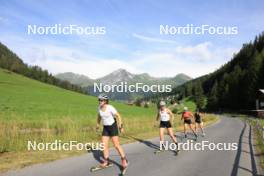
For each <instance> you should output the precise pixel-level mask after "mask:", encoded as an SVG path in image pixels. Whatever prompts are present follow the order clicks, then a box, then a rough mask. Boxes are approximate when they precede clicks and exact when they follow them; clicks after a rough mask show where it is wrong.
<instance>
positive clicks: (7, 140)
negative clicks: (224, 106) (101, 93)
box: [0, 114, 218, 172]
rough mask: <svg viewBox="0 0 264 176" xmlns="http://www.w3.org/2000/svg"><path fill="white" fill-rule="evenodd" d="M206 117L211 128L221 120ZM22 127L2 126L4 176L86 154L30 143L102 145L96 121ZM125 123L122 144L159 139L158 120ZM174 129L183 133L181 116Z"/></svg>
mask: <svg viewBox="0 0 264 176" xmlns="http://www.w3.org/2000/svg"><path fill="white" fill-rule="evenodd" d="M204 116H205V117H204V124H205V125H209V124H211V123H214V122H216V121H217V120H218V118H217V117H216V116H215V115H211V114H206V115H204ZM21 123H23V121H21V122H19V121H10V122H9V123H2V122H1V127H0V134H1V141H0V142H1V147H2V149H1V150H2V153H1V154H0V171H1V172H4V171H7V170H9V169H17V168H22V167H25V166H28V165H31V164H35V163H43V162H48V161H53V160H56V159H62V158H65V157H69V156H74V155H80V154H84V153H86V151H85V150H83V151H77V150H76V149H74V150H71V151H63V150H61V151H52V150H48V151H45V150H41V151H38V150H37V151H33V150H27V141H36V142H37V143H38V142H43V143H46V142H54V141H55V140H61V141H62V143H63V142H69V141H77V142H78V143H79V142H80V143H91V142H99V141H100V135H97V134H96V132H95V129H94V126H93V125H91V124H95V123H94V122H92V121H91V124H90V125H87V126H86V127H84V126H82V123H80V122H79V123H77V122H75V121H73V120H70V119H67V118H66V119H62V120H61V121H57V122H52V125H48V123H49V121H47V122H43V124H44V126H43V127H42V128H34V129H29V128H27V129H26V130H25V129H21V128H20V126H21ZM124 123H125V132H124V133H123V134H121V135H120V141H121V144H124V143H131V142H135V141H137V140H138V139H139V140H145V139H150V138H154V137H158V134H159V130H158V122H156V121H155V116H153V117H152V118H149V117H145V118H144V117H141V118H134V119H129V118H127V119H125V118H124ZM155 125H156V126H155ZM173 125H174V130H175V131H183V125H182V122H181V121H180V116H179V115H176V116H175V120H174V123H173ZM22 126H23V125H22ZM38 126H40V125H38ZM52 126H55V128H52Z"/></svg>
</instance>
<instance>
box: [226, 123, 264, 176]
mask: <svg viewBox="0 0 264 176" xmlns="http://www.w3.org/2000/svg"><path fill="white" fill-rule="evenodd" d="M246 127H247V124H246V122H244V127H243V129H242V131H241V133H240V136H239V141H238V149H237V154H236V157H235V161H234V165H233V169H232V172H231V176H238V169H243V170H245V171H247V172H250V173H251V174H252V175H254V176H263V175H259V174H258V173H257V166H256V161H255V157H254V151H253V144H252V134H251V132H252V129H251V125H249V135H248V136H247V137H248V140H249V142H248V143H247V142H242V139H243V136H244V133H245V129H246ZM243 143H244V144H248V145H249V149H250V151H249V152H248V151H245V150H242V144H243ZM242 152H246V153H249V154H250V156H251V168H252V170H250V169H247V168H244V167H241V166H240V165H239V161H240V157H241V153H242Z"/></svg>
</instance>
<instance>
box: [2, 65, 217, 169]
mask: <svg viewBox="0 0 264 176" xmlns="http://www.w3.org/2000/svg"><path fill="white" fill-rule="evenodd" d="M0 97H1V98H0V144H1V145H0V170H2V171H3V170H7V169H10V168H18V167H23V166H26V165H29V164H32V163H38V162H44V161H50V160H54V159H58V158H63V157H67V156H70V155H72V154H79V153H83V152H78V151H68V152H67V151H61V152H57V151H41V152H35V151H27V150H26V147H27V141H28V140H31V141H33V140H36V141H38V142H40V141H41V142H53V141H54V140H62V141H70V140H76V141H78V142H83V143H84V142H91V141H98V140H99V137H98V136H97V135H96V134H95V131H94V124H95V120H96V113H97V105H98V104H97V99H96V98H95V97H92V96H86V95H82V94H79V93H75V92H71V91H67V90H64V89H61V88H58V87H55V86H51V85H47V84H43V83H41V82H38V81H35V80H32V79H28V78H26V77H23V76H21V75H17V74H15V73H11V72H8V71H6V70H2V69H0ZM186 102H187V101H186ZM187 103H188V102H187ZM111 104H113V105H114V106H115V107H116V108H117V109H118V111H119V112H120V113H121V115H122V117H123V121H124V122H125V130H126V132H125V136H124V138H122V137H121V142H122V143H124V142H131V141H134V140H135V139H133V137H137V138H150V137H154V136H157V133H158V130H157V128H153V125H154V119H155V116H156V109H155V108H154V107H155V106H152V107H151V108H139V107H134V106H128V105H124V104H121V103H117V102H111ZM214 119H215V118H213V117H208V118H206V119H205V120H206V121H213V120H214ZM179 124H180V122H179V118H177V117H176V120H175V125H179ZM177 129H181V128H179V127H177ZM128 136H130V137H128Z"/></svg>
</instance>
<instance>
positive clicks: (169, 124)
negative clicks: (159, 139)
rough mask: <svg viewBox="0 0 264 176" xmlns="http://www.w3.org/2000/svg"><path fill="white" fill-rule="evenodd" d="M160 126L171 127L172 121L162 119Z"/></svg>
mask: <svg viewBox="0 0 264 176" xmlns="http://www.w3.org/2000/svg"><path fill="white" fill-rule="evenodd" d="M160 128H171V123H170V121H160Z"/></svg>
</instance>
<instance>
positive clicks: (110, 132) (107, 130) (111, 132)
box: [102, 122, 118, 137]
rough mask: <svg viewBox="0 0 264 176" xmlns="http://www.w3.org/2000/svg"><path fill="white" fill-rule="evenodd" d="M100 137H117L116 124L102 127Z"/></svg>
mask: <svg viewBox="0 0 264 176" xmlns="http://www.w3.org/2000/svg"><path fill="white" fill-rule="evenodd" d="M102 136H110V137H112V136H118V127H117V123H116V122H115V123H113V125H110V126H104V129H103V133H102Z"/></svg>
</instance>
